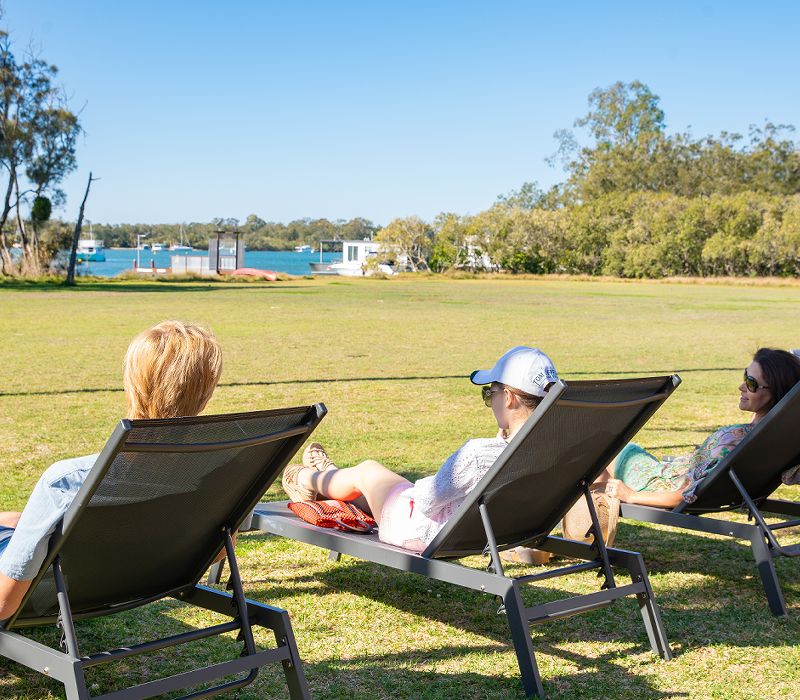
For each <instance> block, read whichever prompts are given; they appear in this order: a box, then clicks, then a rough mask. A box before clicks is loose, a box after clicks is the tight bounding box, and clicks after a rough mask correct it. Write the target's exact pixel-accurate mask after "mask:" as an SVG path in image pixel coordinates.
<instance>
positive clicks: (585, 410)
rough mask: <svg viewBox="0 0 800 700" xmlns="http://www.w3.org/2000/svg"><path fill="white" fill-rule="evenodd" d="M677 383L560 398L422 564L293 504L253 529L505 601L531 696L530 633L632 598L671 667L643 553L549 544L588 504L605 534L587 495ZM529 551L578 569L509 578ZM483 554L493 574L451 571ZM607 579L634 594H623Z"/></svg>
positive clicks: (610, 385) (531, 425)
mask: <svg viewBox="0 0 800 700" xmlns="http://www.w3.org/2000/svg"><path fill="white" fill-rule="evenodd" d="M679 381H680V380H679V379H678V378H677V377H656V378H648V379H635V380H619V381H597V382H581V383H580V384H581V386H580V388H575V389H573V387H572V385H570V386H569V387H568V386H567V385H566V384H564V383H563V382H559V383H558V384H557V385H556V386H554V387H553V388H552V389H551V390H550V392H549V394H548V396H547V398H546V399H545V400H544V401H543V402H542V403H541V404H540V405H539V407H538V408H537V409H536V411H535V412H534V413H533V415H532V416H531V418H530V419H529V420H528V422H527V423H526V424H525V426H524V427H523V428H522V429H521V430H520V431H519V432H518V434H517V435H516V436H515V437H514V439H513V440H512V442H511V444H510V445H509V446H508V448H506V450H505V451H504V452H503V453H502V455H501V456H500V457H499V458H498V459H497V461H496V462H495V464H494V465H493V466H492V467H491V468H490V470H489V472H488V473H487V474H486V475H485V477H484V478H483V479H482V481H481V482H480V483H479V485H478V486H477V487H476V488H475V489H474V490H473V491H472V492H471V493H470V494H469V496H468V497H467V499H466V501H465V502H464V503H463V504H462V506H461V507H460V509H459V510H458V511H457V512H456V514H455V515H454V516H453V517H452V518H451V519H450V520H449V521H448V522H447V524H446V525H445V527H444V528H443V529H442V531H441V532H440V533H439V534H438V535H437V537H436V538H435V539H434V540H433V542H431V544H430V545H429V546H428V547H427V549H426V550H425V551H424V552H423V553H422V554H415V553H413V552H410V551H408V550H404V549H401V548H398V547H393V546H390V545H386V544H383V543H381V542H380V541H379V540H378V538H377V536H376V535H367V536H364V535H355V534H348V533H344V532H338V531H334V530H325V529H323V528H318V527H315V526H312V525H309V524H307V523H305V522H304V521H302V520H300V519H299V518H297V517H296V516H295V515H294V514H293V513H292V512H291V511H289V509H288V508H287V507H286V503H285V502H284V503H262V504H260V505H259V506H258V507H257V508H256V510H255V514H254V517H253V526H254V527H255V528H257V529H260V530H262V531H264V532H269V533H272V534H276V535H282V536H284V537H288V538H291V539H295V540H298V541H301V542H306V543H308V544H313V545H318V546H320V547H323V548H326V549H329V550H331V551H332V552H336V553H343V554H348V555H352V556H355V557H359V558H361V559H365V560H368V561H371V562H376V563H378V564H383V565H385V566H389V567H393V568H396V569H400V570H403V571H410V572H414V573H417V574H420V575H422V576H428V577H431V578H434V579H438V580H441V581H446V582H449V583H453V584H456V585H458V586H464V587H466V588H471V589H474V590H476V591H480V592H483V593H487V594H490V595H493V596H498V597H500V598H501V599H502V606H503V610H504V612H505V614H506V616H507V619H508V624H509V627H510V630H511V637H512V639H513V643H514V648H515V650H516V654H517V660H518V662H519V667H520V672H521V676H522V684H523V686H524V689H525V692H526V693H527V694H528V695H529V696H530V695H532V694H537V695H542V694H543V688H542V682H541V678H540V676H539V671H538V669H537V665H536V660H535V657H534V650H533V644H532V640H531V636H530V630H529V625H530V624H533V623H538V622H544V621H547V620H554V619H557V618H561V617H566V616H568V615H574V614H576V613H581V612H587V611H589V610H594V609H596V608H599V607H603V606H606V605H608V604H611V603H612V602H613V601H615V600H617V599H618V598H623V597H626V596H635V598H636V601H637V603H638V605H639V609H640V611H641V615H642V618H643V620H644V626H645V629H646V630H647V635H648V637H649V641H650V646H651V647H652V649H653V651H655V652H656V653H658V654H659V655H660V656H661V657H663V658H665V659H667V658H670V657H671V653H670V649H669V645H668V643H667V637H666V633H665V631H664V627H663V625H662V622H661V617H660V613H659V610H658V607H657V605H656V602H655V600H654V598H653V592H652V590H651V588H650V583H649V580H648V576H647V570H646V568H645V565H644V562H643V561H642V558H641V556H640V555H639V554H637V553H636V552H629V551H624V550H621V549H611V548H606V547H605V546H604V545H603V543H602V538H597V537H596V538H595V541H596V542H598V545H596V546H595V545H592V546H589V545H586V544H583V543H578V542H574V541H569V540H564V539H560V538H557V537H551V536H550V532H551V531H552V530H553V528H554V527H556V525H557V524H558V523H559V521H560V520H561V518H562V516H563V515H564V513H566V511H567V510H569V508H570V507H571V506H572V505H573V504H574V503H575V502H576V501H577V499H579V498H581V497H584V498H586V500H587V503H588V504H589V507H590V510H591V512H592V514H593V522H594V526H593V527H594V531H595V532H599V523H598V522H597V516H596V514H595V513H594V508H593V502H592V499H591V497H590V494H589V485H590V484H591V483H592V482H593V481H594V480H595V478H596V477H597V476H598V475H599V474H600V472H601V471H602V470H603V469H604V467H605V466H606V465H607V464H608V463H609V462H610V461H611V459H612V457H613V456H614V455H615V454H616V453H617V452H618V451H619V450H620V449H621V448H622V446H623V445H625V444H626V443H627V442H628V441H629V440H630V439H631V437H632V436H633V435H634V434H635V433H636V432H637V431H638V430H639V428H640V427H641V426H642V425H643V424H644V423H645V422H646V421H647V419H648V418H649V417H650V416H651V415H652V414H653V413H654V412H655V411H656V409H657V408H658V407H659V406H660V405H661V404H662V403H663V401H664V400H665V399H666V398H667V397H668V396H669V395H670V393H671V392H672V391H673V390H674V388H675V387H676V386H677V385H678V383H679ZM520 544H527V545H529V546H533V547H539V548H541V549H545V550H547V551H551V552H554V553H558V554H562V555H565V556H568V557H571V558H575V559H579V560H583V561H582V562H581V563H577V564H571V565H566V566H563V567H561V568H556V569H548V570H546V571H544V572H541V573H532V574H528V575H522V576H517V577H512V576H508V575H507V574H506V572H505V571H504V569H503V564H502V562H501V560H500V555H499V552H500V551H501V550H503V549H507V548H510V547H515V546H517V545H520ZM482 553H488V555H489V557H490V562H491V563H490V568H489V570H488V571H485V570H482V569H475V568H471V567H469V566H464V565H461V564H459V563H456V562H454V561H450V560H453V559H458V558H461V557H465V556H468V555H473V554H482ZM612 567H619V568H621V569H624V570H626V571H627V573H628V574H629V576H630V577H631V583H628V584H620V585H618V584H617V582H616V579H615V577H614V573H613V571H612ZM588 570H596V571H597V572H598V574H599V575H600V576H601V578H602V588H601V590H599V591H597V592H594V593H589V594H586V595H577V596H574V597H571V598H567V599H564V600H558V601H553V602H547V603H540V604H537V605H527V604H526V603H524V602H523V599H522V595H521V588H522V586H523V585H524V584H527V583H535V582H538V581H545V580H549V579H553V578H556V577H559V576H564V575H568V574H571V573H576V572H582V571H588Z"/></svg>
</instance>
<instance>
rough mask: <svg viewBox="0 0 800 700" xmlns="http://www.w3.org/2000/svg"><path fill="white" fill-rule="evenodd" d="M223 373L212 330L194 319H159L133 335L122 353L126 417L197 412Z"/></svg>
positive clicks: (173, 416)
mask: <svg viewBox="0 0 800 700" xmlns="http://www.w3.org/2000/svg"><path fill="white" fill-rule="evenodd" d="M221 373H222V353H221V352H220V348H219V344H218V343H217V339H216V338H215V337H214V334H213V333H212V332H211V331H209V330H207V329H205V328H203V327H202V326H197V325H195V324H192V323H182V322H181V321H162V322H161V323H159V324H158V325H156V326H153V327H152V328H150V329H148V330H146V331H143V332H142V333H140V334H139V335H137V336H136V337H135V338H134V339H133V340H132V341H131V344H130V345H129V346H128V351H127V352H126V353H125V369H124V372H123V384H124V386H125V397H126V400H127V403H128V417H129V418H134V419H136V418H177V417H178V416H196V415H197V414H198V413H200V411H202V410H203V409H204V408H205V406H206V404H207V403H208V401H209V399H210V398H211V395H212V394H213V393H214V389H215V388H216V386H217V382H218V381H219V377H220V374H221Z"/></svg>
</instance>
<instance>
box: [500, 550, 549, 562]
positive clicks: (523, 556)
mask: <svg viewBox="0 0 800 700" xmlns="http://www.w3.org/2000/svg"><path fill="white" fill-rule="evenodd" d="M552 556H553V555H552V554H551V553H550V552H545V551H544V550H541V549H531V548H530V547H514V548H513V549H506V550H505V551H503V552H500V558H501V559H502V560H503V561H509V562H513V563H514V564H532V565H534V566H541V565H542V564H547V562H549V561H550V558H551V557H552Z"/></svg>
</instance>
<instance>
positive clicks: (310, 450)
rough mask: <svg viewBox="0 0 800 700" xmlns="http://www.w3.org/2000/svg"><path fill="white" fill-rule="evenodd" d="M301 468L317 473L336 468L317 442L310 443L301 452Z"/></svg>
mask: <svg viewBox="0 0 800 700" xmlns="http://www.w3.org/2000/svg"><path fill="white" fill-rule="evenodd" d="M303 466H304V467H308V468H309V469H316V470H317V471H318V472H324V471H326V470H328V469H337V468H338V467H337V466H336V465H335V464H334V463H333V460H332V459H331V458H330V457H328V453H327V452H326V451H325V448H324V447H323V446H322V445H320V444H319V443H318V442H312V443H311V444H309V445H307V446H306V449H304V450H303Z"/></svg>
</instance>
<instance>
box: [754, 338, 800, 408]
mask: <svg viewBox="0 0 800 700" xmlns="http://www.w3.org/2000/svg"><path fill="white" fill-rule="evenodd" d="M753 362H758V365H759V367H761V373H762V374H763V375H764V381H765V382H766V383H767V386H768V387H769V390H770V391H771V392H772V403H771V404H770V408H772V407H773V406H774V405H775V404H776V403H778V401H780V400H781V399H782V398H783V397H784V396H786V394H788V393H789V391H790V390H791V388H792V387H793V386H794V385H795V384H797V382H800V357H797V355H794V354H792V353H790V352H786V350H776V349H774V348H760V349H759V350H758V351H757V352H756V354H755V355H754V356H753Z"/></svg>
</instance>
